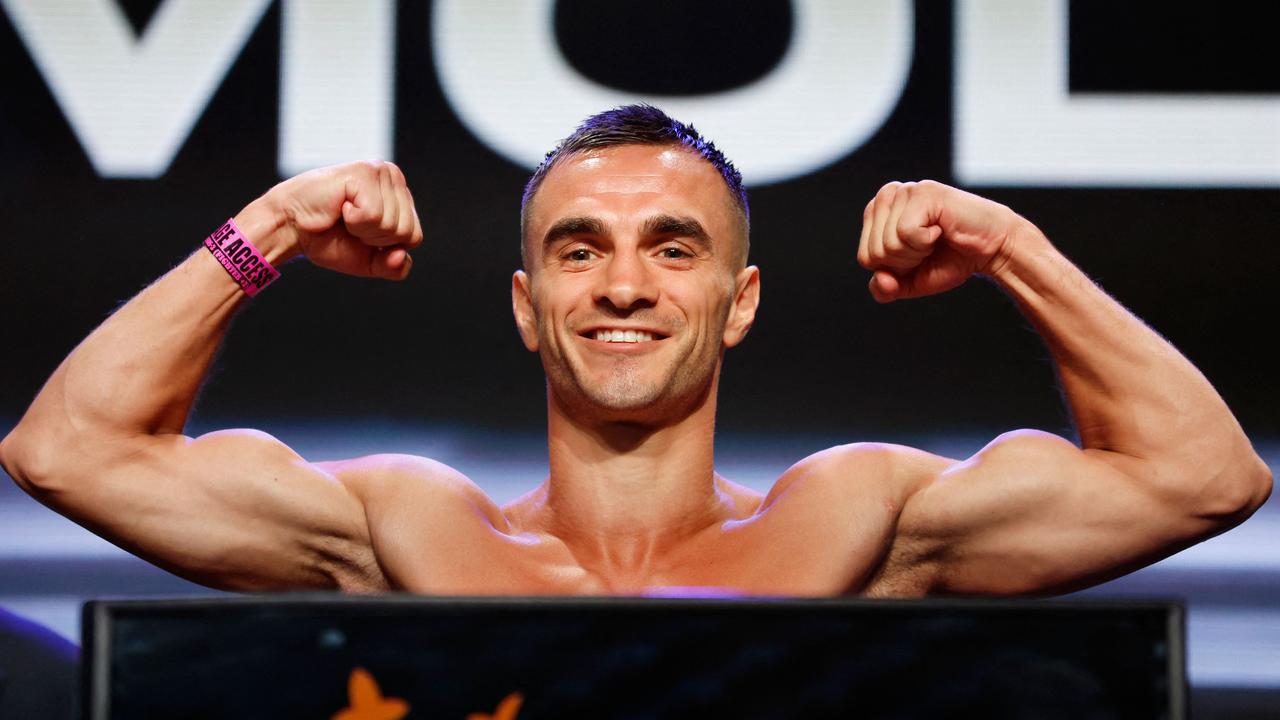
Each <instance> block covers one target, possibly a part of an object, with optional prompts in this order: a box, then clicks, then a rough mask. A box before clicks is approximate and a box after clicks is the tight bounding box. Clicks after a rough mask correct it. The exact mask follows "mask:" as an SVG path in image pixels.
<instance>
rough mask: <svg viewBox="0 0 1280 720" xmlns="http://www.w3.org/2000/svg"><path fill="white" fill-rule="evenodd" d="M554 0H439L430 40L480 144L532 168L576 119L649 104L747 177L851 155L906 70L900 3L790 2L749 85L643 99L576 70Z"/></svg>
mask: <svg viewBox="0 0 1280 720" xmlns="http://www.w3.org/2000/svg"><path fill="white" fill-rule="evenodd" d="M553 11H554V3H553V1H552V0H505V1H502V2H498V1H493V2H473V1H469V0H439V1H438V2H436V3H435V6H434V8H433V19H432V28H433V34H432V38H431V42H432V47H433V50H434V52H435V64H436V70H437V72H438V73H439V77H440V84H441V86H442V87H443V88H444V92H445V97H446V98H447V99H448V101H449V104H450V105H451V106H452V107H453V110H454V112H455V113H457V115H458V117H459V118H461V119H462V121H463V123H464V124H465V125H466V127H467V128H469V129H470V130H471V132H473V133H475V135H476V136H477V137H479V138H480V139H481V140H482V141H483V142H484V143H485V144H486V145H488V146H489V147H490V148H491V149H493V150H494V151H495V152H497V153H498V154H500V155H502V156H503V157H506V158H507V159H509V160H511V161H513V162H515V163H518V164H520V165H523V166H525V167H527V168H533V167H535V166H537V165H538V163H539V162H541V161H542V157H543V155H544V154H545V153H546V152H547V151H548V150H550V149H551V148H552V147H554V146H555V144H556V143H557V142H558V141H559V140H560V139H561V138H563V137H564V136H565V135H567V134H568V133H569V132H570V131H571V130H572V129H573V128H574V127H575V126H577V124H578V123H579V122H581V121H582V120H583V119H584V118H586V117H587V116H589V115H592V114H594V113H597V112H599V111H601V110H605V109H608V108H611V107H614V106H617V105H623V104H626V103H631V102H639V101H645V102H651V103H653V104H655V105H657V106H659V107H661V108H662V109H664V110H666V111H667V112H669V113H670V114H671V115H672V116H673V117H675V118H678V119H679V120H681V121H683V122H687V123H692V124H694V125H696V126H697V127H698V129H699V131H701V132H704V133H706V135H707V137H710V138H713V139H714V140H715V142H716V144H717V145H719V146H720V147H721V148H723V149H724V150H725V152H726V154H727V155H729V157H731V158H732V159H733V160H734V162H735V164H737V165H738V167H739V168H741V170H742V172H743V175H744V176H745V178H746V180H747V181H748V182H749V183H752V184H762V183H769V182H777V181H780V180H786V179H788V178H792V177H796V176H799V175H803V174H806V173H809V172H812V171H814V170H817V169H819V168H822V167H824V166H826V165H829V164H831V163H833V162H835V161H837V160H839V159H841V158H842V157H844V156H846V155H848V154H849V153H851V152H853V151H854V150H855V149H857V148H858V147H859V146H861V145H862V144H863V143H864V142H866V140H867V139H868V138H870V137H871V135H872V134H873V133H874V132H875V131H876V130H877V129H879V128H880V126H881V125H882V124H883V123H884V121H885V120H886V119H887V118H888V117H889V114H890V113H891V112H892V110H893V108H894V106H895V105H896V104H897V102H898V97H899V96H900V95H901V94H902V89H903V87H904V86H905V84H906V80H907V72H908V70H909V69H910V67H911V59H912V49H913V46H914V38H915V35H914V33H915V27H914V20H913V11H912V4H911V3H910V2H908V1H907V0H864V1H863V2H847V1H844V0H796V2H794V3H793V12H794V17H795V22H794V32H793V34H792V37H791V43H790V46H789V47H788V49H787V53H786V55H785V56H784V57H783V58H782V60H781V61H780V62H779V63H778V65H777V66H776V67H774V68H773V69H772V70H771V71H770V72H769V73H768V74H767V75H765V76H764V77H762V78H760V79H759V80H756V81H754V82H752V83H750V84H748V85H744V86H742V87H738V88H734V89H732V90H727V91H724V92H717V93H711V94H707V95H700V96H693V97H663V96H642V95H637V94H632V93H627V92H624V91H621V90H615V89H612V88H609V87H606V86H603V85H601V84H599V83H596V82H593V81H592V80H590V79H588V78H585V77H583V76H582V75H580V74H579V73H578V72H577V71H575V70H574V69H573V68H572V67H571V66H570V65H569V64H568V63H567V62H566V61H565V59H564V57H563V56H562V55H561V53H560V51H559V49H558V48H557V46H556V41H555V31H554V27H553V23H554V16H553Z"/></svg>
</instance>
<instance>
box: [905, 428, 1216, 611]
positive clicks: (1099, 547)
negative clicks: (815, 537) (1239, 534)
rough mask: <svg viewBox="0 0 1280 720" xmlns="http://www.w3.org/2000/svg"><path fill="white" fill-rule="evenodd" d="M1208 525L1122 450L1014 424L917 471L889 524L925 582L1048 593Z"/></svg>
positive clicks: (953, 589)
mask: <svg viewBox="0 0 1280 720" xmlns="http://www.w3.org/2000/svg"><path fill="white" fill-rule="evenodd" d="M1212 527H1213V525H1212V523H1211V522H1210V521H1209V520H1207V519H1205V518H1199V517H1196V516H1194V515H1193V514H1190V513H1187V512H1184V509H1183V505H1182V504H1181V502H1180V499H1179V498H1176V497H1173V496H1171V495H1170V494H1169V493H1168V492H1166V491H1162V490H1160V486H1159V485H1158V484H1157V483H1154V482H1145V481H1144V480H1143V479H1142V478H1140V477H1137V473H1135V472H1134V471H1133V459H1132V458H1127V457H1125V456H1121V455H1118V454H1115V453H1108V452H1105V451H1097V450H1081V449H1080V448H1078V447H1076V446H1075V445H1073V444H1072V443H1070V442H1069V441H1067V440H1065V439H1063V438H1060V437H1057V436H1054V435H1050V434H1048V433H1042V432H1036V431H1028V430H1023V431H1016V432H1013V433H1006V434H1005V435H1002V436H1000V437H999V438H997V439H996V440H995V441H993V442H992V443H991V444H989V445H987V447H985V448H983V449H982V450H981V451H979V452H978V453H977V454H975V455H974V456H973V457H972V458H970V459H968V460H966V461H963V462H959V463H955V464H952V465H950V466H948V467H946V468H945V469H943V470H941V472H939V473H937V474H936V475H935V476H933V477H931V478H928V479H927V480H926V481H925V482H923V483H921V485H920V486H919V487H918V488H917V489H916V490H915V492H913V493H912V494H911V496H910V497H909V499H908V500H907V501H906V503H905V504H904V507H903V512H902V516H901V518H900V521H899V529H898V532H899V536H900V538H901V541H902V542H903V543H904V544H905V545H909V546H911V547H913V548H914V549H915V552H916V553H917V554H918V556H919V560H920V563H921V565H922V566H926V567H928V568H930V577H929V586H930V591H931V592H946V593H957V594H1050V593H1059V592H1067V591H1070V590H1075V589H1079V588H1083V587H1087V586H1089V585H1093V584H1096V583H1099V582H1103V581H1105V580H1109V579H1111V578H1114V577H1117V576H1119V575H1121V574H1123V573H1125V572H1129V571H1132V570H1135V569H1137V568H1139V567H1142V566H1144V565H1147V564H1149V563H1151V562H1154V561H1156V560H1158V559H1160V558H1162V557H1165V556H1167V555H1170V554H1172V553H1174V552H1177V551H1178V550H1180V549H1182V548H1184V547H1187V546H1188V545H1190V544H1192V543H1194V542H1195V541H1197V540H1199V539H1201V538H1202V537H1203V536H1204V535H1205V534H1206V533H1208V532H1210V531H1211V528H1212Z"/></svg>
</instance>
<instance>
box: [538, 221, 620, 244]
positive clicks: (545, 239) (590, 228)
mask: <svg viewBox="0 0 1280 720" xmlns="http://www.w3.org/2000/svg"><path fill="white" fill-rule="evenodd" d="M604 234H605V229H604V223H603V222H600V220H598V219H597V218H593V217H567V218H560V219H559V220H557V221H556V222H555V224H553V225H552V226H551V227H550V228H548V229H547V234H546V235H543V236H542V247H544V248H545V247H550V246H551V245H554V244H555V243H557V242H559V241H560V240H563V239H565V238H566V237H572V236H574V235H604Z"/></svg>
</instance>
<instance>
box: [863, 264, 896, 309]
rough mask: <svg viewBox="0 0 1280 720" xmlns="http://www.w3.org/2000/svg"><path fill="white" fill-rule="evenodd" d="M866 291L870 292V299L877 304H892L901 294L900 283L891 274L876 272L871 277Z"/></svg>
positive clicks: (881, 271) (882, 271)
mask: <svg viewBox="0 0 1280 720" xmlns="http://www.w3.org/2000/svg"><path fill="white" fill-rule="evenodd" d="M867 290H869V291H871V297H873V298H875V301H876V302H878V303H887V302H893V301H894V300H897V299H898V295H899V294H900V293H901V292H902V281H900V280H899V279H898V278H897V276H895V275H894V274H893V273H890V272H887V271H885V270H877V271H875V273H873V274H872V275H871V281H870V282H868V283H867Z"/></svg>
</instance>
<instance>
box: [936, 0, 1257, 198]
mask: <svg viewBox="0 0 1280 720" xmlns="http://www.w3.org/2000/svg"><path fill="white" fill-rule="evenodd" d="M955 22H956V62H955V120H954V128H955V130H954V132H955V135H954V137H955V143H954V148H955V149H954V152H955V176H956V177H957V178H958V179H959V180H960V182H962V183H964V184H967V185H1040V186H1043V185H1080V186H1084V185H1112V186H1142V185H1151V186H1180V185H1187V186H1251V185H1252V186H1272V185H1277V184H1280V96H1275V95H1271V96H1252V97H1250V96H1239V95H1209V94H1176V95H1175V94H1165V95H1160V94H1142V95H1136V94H1130V95H1123V94H1111V93H1105V94H1104V93H1092V94H1090V93H1069V92H1068V87H1067V67H1068V65H1067V64H1068V60H1069V58H1068V57H1067V52H1068V50H1067V48H1068V45H1067V2H1066V0H1052V1H1051V0H1044V1H1043V2H1041V1H1039V0H1037V1H1036V2H1024V1H1023V0H957V3H956V20H955Z"/></svg>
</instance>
